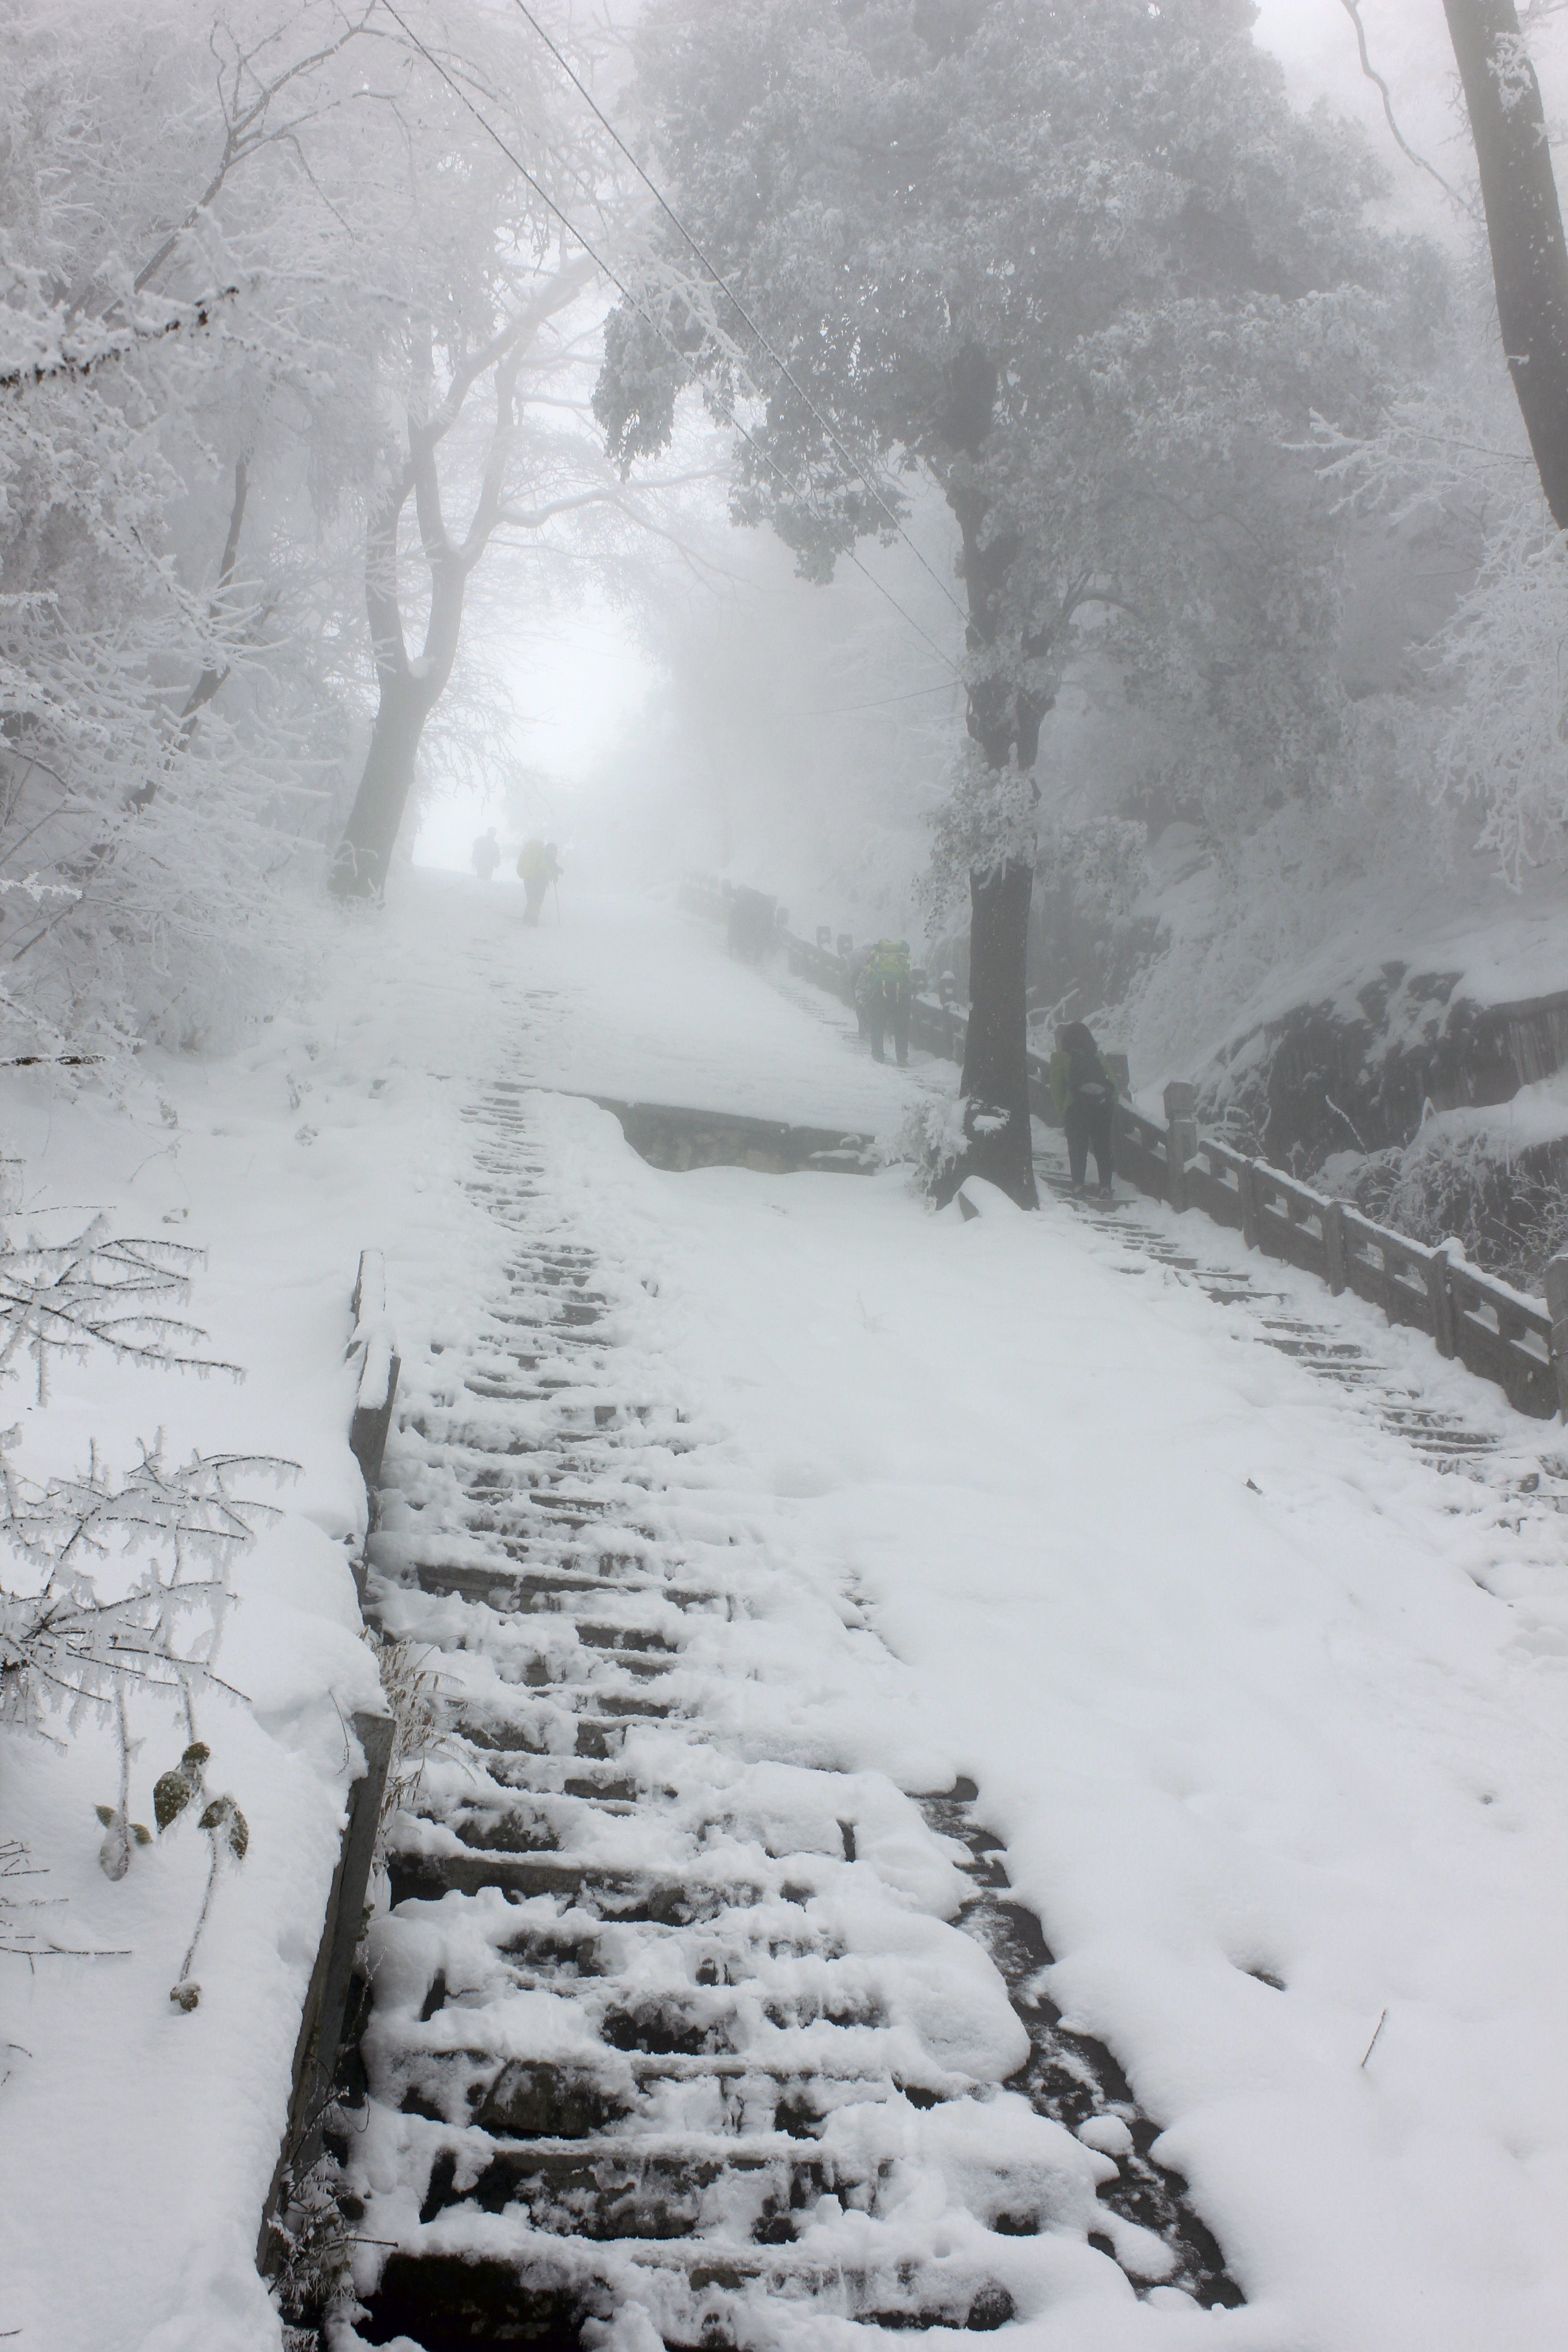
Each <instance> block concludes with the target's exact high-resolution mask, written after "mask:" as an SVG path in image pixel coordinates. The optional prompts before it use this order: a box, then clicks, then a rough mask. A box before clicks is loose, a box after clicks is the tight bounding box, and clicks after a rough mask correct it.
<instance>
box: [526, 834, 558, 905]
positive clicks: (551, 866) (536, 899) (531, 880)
mask: <svg viewBox="0 0 1568 2352" xmlns="http://www.w3.org/2000/svg"><path fill="white" fill-rule="evenodd" d="M561 871H562V869H561V862H560V860H559V858H558V857H557V856H556V855H555V844H554V843H553V842H552V841H540V840H537V839H535V840H533V841H525V842H524V843H523V845H522V855H521V856H520V857H519V859H518V861H517V877H518V880H519V881H520V882H521V884H522V888H523V899H524V904H523V910H522V919H523V921H524V922H525V923H537V922H538V920H539V910H540V908H542V906H543V904H544V898H545V893H546V891H548V889H549V887H550V886H551V884H552V882H558V881H559V880H560V879H561Z"/></svg>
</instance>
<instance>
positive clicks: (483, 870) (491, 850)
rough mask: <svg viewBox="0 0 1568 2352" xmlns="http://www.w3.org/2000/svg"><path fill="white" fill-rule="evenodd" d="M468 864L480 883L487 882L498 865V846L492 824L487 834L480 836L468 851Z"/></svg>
mask: <svg viewBox="0 0 1568 2352" xmlns="http://www.w3.org/2000/svg"><path fill="white" fill-rule="evenodd" d="M468 862H469V864H470V865H471V866H472V867H473V869H474V872H475V873H476V874H477V875H478V876H479V880H480V881H481V882H488V881H489V878H490V876H491V875H492V874H493V873H494V872H495V870H496V867H497V866H499V865H500V842H499V841H498V840H497V839H496V829H495V827H494V825H493V824H492V825H491V827H490V829H489V832H488V833H481V834H480V835H479V839H478V841H476V842H475V844H474V845H473V847H472V849H470V850H469V852H468Z"/></svg>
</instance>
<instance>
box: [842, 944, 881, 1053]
mask: <svg viewBox="0 0 1568 2352" xmlns="http://www.w3.org/2000/svg"><path fill="white" fill-rule="evenodd" d="M874 952H875V950H873V949H871V948H851V949H850V950H849V954H848V957H847V966H848V971H849V993H850V995H851V997H852V998H853V999H854V1003H855V1018H856V1020H857V1022H858V1024H859V1027H860V1034H861V1036H862V1037H868V1036H869V1035H870V1034H871V1024H870V1023H869V1021H868V1019H867V1017H866V970H867V966H868V964H869V963H870V961H871V957H872V955H873V953H874Z"/></svg>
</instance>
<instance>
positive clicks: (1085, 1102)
mask: <svg viewBox="0 0 1568 2352" xmlns="http://www.w3.org/2000/svg"><path fill="white" fill-rule="evenodd" d="M1074 1026H1075V1027H1076V1028H1077V1030H1078V1031H1079V1035H1078V1036H1077V1037H1071V1036H1069V1037H1068V1045H1066V1046H1062V1045H1058V1047H1057V1050H1056V1052H1055V1053H1054V1054H1053V1055H1051V1094H1052V1097H1054V1099H1055V1102H1056V1106H1057V1110H1058V1115H1059V1116H1060V1117H1061V1118H1066V1117H1067V1115H1068V1109H1069V1108H1071V1107H1072V1106H1073V1105H1074V1104H1075V1103H1076V1104H1077V1105H1078V1106H1079V1108H1080V1109H1083V1110H1086V1111H1087V1110H1091V1109H1096V1110H1097V1109H1099V1108H1100V1107H1101V1106H1103V1107H1104V1108H1106V1109H1108V1110H1109V1109H1110V1107H1111V1105H1112V1104H1113V1103H1114V1102H1115V1100H1116V1096H1117V1085H1116V1080H1115V1079H1114V1078H1113V1077H1112V1076H1111V1074H1110V1071H1109V1070H1108V1069H1107V1067H1106V1066H1105V1056H1104V1055H1103V1054H1101V1052H1100V1048H1099V1046H1098V1045H1096V1044H1095V1042H1094V1039H1093V1038H1092V1037H1091V1036H1090V1035H1089V1031H1088V1030H1087V1029H1086V1028H1084V1026H1083V1024H1082V1023H1081V1022H1078V1023H1075V1024H1074Z"/></svg>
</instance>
